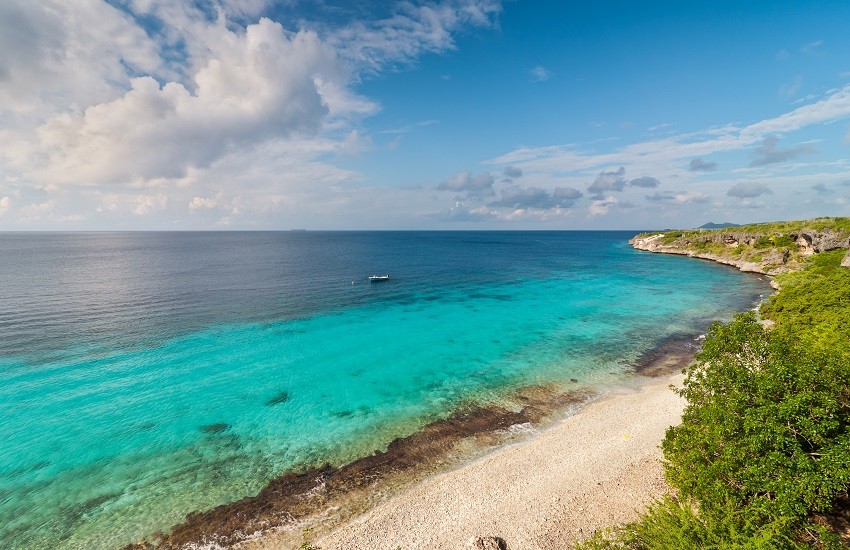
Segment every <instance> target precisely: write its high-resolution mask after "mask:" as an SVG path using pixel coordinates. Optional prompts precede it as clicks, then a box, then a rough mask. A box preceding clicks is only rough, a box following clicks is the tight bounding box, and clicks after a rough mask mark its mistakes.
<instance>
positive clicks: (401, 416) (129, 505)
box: [0, 232, 769, 549]
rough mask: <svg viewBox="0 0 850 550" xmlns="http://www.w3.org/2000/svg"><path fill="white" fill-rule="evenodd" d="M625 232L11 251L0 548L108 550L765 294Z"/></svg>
mask: <svg viewBox="0 0 850 550" xmlns="http://www.w3.org/2000/svg"><path fill="white" fill-rule="evenodd" d="M630 236H631V233H624V232H364V233H360V232H334V233H330V232H329V233H325V232H306V233H301V232H298V233H288V232H280V233H274V232H271V233H115V234H108V233H93V234H4V235H0V257H2V258H3V262H2V265H0V277H2V279H0V280H2V281H3V283H4V284H3V285H2V289H0V298H2V300H0V415H2V416H0V418H3V423H2V426H0V440H2V441H3V442H4V444H3V446H2V448H0V540H3V541H4V543H5V544H9V545H11V547H13V548H45V549H46V548H114V547H118V546H121V545H123V544H126V543H129V542H133V541H136V540H139V539H140V538H142V537H144V536H146V535H149V534H150V533H152V532H155V531H157V530H164V529H167V528H168V527H169V526H171V525H173V524H175V523H177V522H179V521H180V520H181V519H182V518H183V517H184V516H185V514H187V513H188V512H191V511H193V510H197V509H205V508H209V507H211V506H214V505H216V504H220V503H223V502H228V501H232V500H236V499H239V498H241V497H243V496H246V495H250V494H254V493H256V492H257V491H259V490H260V489H261V488H262V487H263V486H264V485H265V484H266V483H267V482H268V481H269V480H270V479H271V478H272V477H274V476H275V475H278V474H280V473H282V472H286V471H292V470H300V469H304V468H308V467H311V466H315V465H319V464H322V463H325V462H329V463H332V464H343V463H346V462H348V461H350V460H352V459H354V458H356V457H358V456H362V455H365V454H368V453H371V452H372V451H374V450H375V449H378V448H382V447H384V446H386V444H388V443H389V442H390V441H392V439H394V438H396V437H399V436H404V435H408V434H410V433H411V432H413V431H415V430H416V429H417V428H419V427H421V426H423V425H424V424H426V423H427V422H429V421H432V420H434V419H436V418H440V417H444V416H446V415H447V414H449V413H450V412H451V411H452V410H453V408H455V407H456V406H457V405H458V404H460V403H462V402H465V401H469V400H475V401H484V402H487V401H495V400H498V399H500V397H501V396H503V395H505V394H507V393H509V392H510V391H511V390H514V389H516V388H518V387H522V386H526V385H531V384H549V383H568V382H569V381H570V379H573V378H575V379H578V380H579V382H580V384H583V385H588V386H591V387H596V386H599V385H604V384H606V383H612V382H613V381H614V380H615V379H616V376H617V373H621V372H624V371H625V370H627V366H628V364H629V362H630V361H633V360H634V359H635V358H636V357H638V356H639V355H640V354H641V353H642V352H644V351H646V350H647V349H650V348H652V347H653V346H655V345H657V344H658V343H659V342H660V341H662V340H663V339H665V338H668V337H670V336H673V335H677V334H695V333H697V332H699V331H701V330H704V328H705V326H706V325H707V323H708V322H709V321H710V320H712V319H725V318H729V317H730V316H731V315H732V314H733V313H734V312H735V311H740V310H743V309H746V308H748V307H751V306H752V304H753V303H754V301H755V300H757V299H758V297H759V295H760V294H762V293H766V292H769V289H768V287H767V284H766V282H764V281H760V280H758V279H757V278H756V277H753V276H749V275H744V274H741V273H739V272H737V271H735V270H733V269H731V268H726V267H723V266H718V265H714V264H710V263H707V262H699V261H694V260H690V259H687V258H681V257H671V256H663V255H655V254H647V253H641V252H637V251H634V250H633V249H631V247H629V245H628V244H627V242H626V241H627V239H628V238H629V237H630ZM384 273H389V274H390V276H391V278H390V280H389V281H387V282H384V283H377V284H369V283H368V281H367V279H366V277H367V276H368V275H373V274H384ZM611 373H614V374H611Z"/></svg>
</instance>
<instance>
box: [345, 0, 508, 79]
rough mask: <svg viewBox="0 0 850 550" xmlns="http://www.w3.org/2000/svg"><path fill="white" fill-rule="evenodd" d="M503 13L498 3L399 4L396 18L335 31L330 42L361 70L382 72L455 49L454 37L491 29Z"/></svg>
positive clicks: (469, 0) (457, 0) (453, 0)
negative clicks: (468, 29)
mask: <svg viewBox="0 0 850 550" xmlns="http://www.w3.org/2000/svg"><path fill="white" fill-rule="evenodd" d="M501 11H502V6H501V2H499V1H496V0H449V1H445V2H441V3H429V4H424V5H418V6H417V5H413V4H412V3H402V4H400V9H399V11H398V12H397V13H395V14H394V15H393V16H391V17H388V18H386V19H382V20H380V21H374V22H368V21H356V22H354V23H351V24H350V25H348V26H346V27H345V28H342V29H338V30H335V31H334V32H333V34H332V36H330V37H329V40H330V43H331V44H332V45H333V46H334V47H335V49H336V50H337V51H338V52H340V55H341V56H342V57H344V58H345V59H346V60H348V61H349V62H350V63H351V64H353V65H355V66H357V67H359V68H361V69H362V70H367V71H373V72H379V71H381V70H382V69H384V68H385V66H386V65H387V64H394V63H408V62H410V61H411V60H413V59H415V58H416V57H417V56H419V55H421V54H422V53H423V52H443V51H446V50H452V49H454V48H455V42H454V38H453V34H454V33H455V32H457V31H458V30H460V29H462V28H464V27H471V26H485V27H486V26H490V25H492V24H493V21H494V18H495V17H496V16H498V15H499V14H500V13H501Z"/></svg>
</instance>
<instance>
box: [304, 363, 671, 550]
mask: <svg viewBox="0 0 850 550" xmlns="http://www.w3.org/2000/svg"><path fill="white" fill-rule="evenodd" d="M681 380H682V378H681V375H674V376H672V377H669V378H660V379H655V380H651V381H649V382H648V383H647V384H646V385H644V386H643V387H641V388H640V389H639V390H636V391H633V392H623V393H617V394H614V395H611V396H610V397H607V398H606V399H604V400H601V401H598V402H595V403H592V404H591V405H589V406H587V407H586V408H584V409H582V410H581V411H580V412H579V413H578V414H576V415H574V416H572V417H570V418H568V419H567V420H565V421H564V422H563V423H561V424H558V425H557V426H555V427H553V428H551V429H548V430H546V431H545V432H543V433H541V434H539V435H536V436H534V437H532V438H531V439H530V440H528V441H527V442H524V443H521V444H518V445H514V446H511V447H507V448H504V449H500V450H498V451H496V452H494V453H492V454H490V455H488V456H486V457H485V458H483V459H481V460H478V461H476V462H473V463H471V464H468V465H466V466H463V467H462V468H460V469H457V470H454V471H451V472H447V473H444V474H440V475H437V476H435V477H432V478H430V479H428V480H426V481H425V482H423V483H421V484H420V485H418V486H416V487H414V488H413V489H411V490H409V491H407V492H406V493H403V494H401V495H399V496H397V497H395V498H393V499H391V500H389V501H387V502H385V503H384V504H382V505H380V506H378V507H377V508H376V509H374V510H372V511H371V512H369V513H368V514H366V515H365V516H363V517H360V518H358V519H356V520H354V521H352V522H350V523H348V524H346V525H343V526H342V527H340V528H338V529H337V530H336V531H334V532H332V533H330V534H329V535H327V536H325V537H323V538H321V539H319V540H316V541H315V542H314V544H315V545H316V546H319V547H320V548H322V550H330V549H345V550H352V549H370V550H371V549H376V550H378V549H388V550H396V549H397V548H399V547H400V548H402V549H404V550H407V549H413V548H417V549H420V548H427V549H453V550H454V549H462V548H472V541H473V540H474V539H475V538H477V537H479V536H498V537H501V538H502V539H504V540H505V541H506V543H507V546H508V548H509V549H511V550H525V549H547V550H548V549H563V548H565V547H568V545H569V543H571V542H573V541H575V540H576V539H579V538H583V537H586V536H588V535H590V534H591V533H592V532H593V531H594V530H596V529H599V528H602V527H607V526H611V525H614V524H618V523H622V522H624V521H628V520H630V519H632V518H634V517H636V515H637V510H638V509H640V508H642V507H643V506H644V505H645V504H647V503H649V502H650V501H651V500H652V499H653V498H656V497H659V496H661V495H662V494H663V493H664V492H665V490H666V487H665V485H664V481H663V473H662V468H661V465H660V463H659V462H658V460H659V458H660V457H661V452H660V449H659V444H660V442H661V439H662V438H663V436H664V431H665V429H666V428H667V427H668V426H670V425H673V424H676V423H678V422H679V419H680V417H681V413H682V410H683V408H684V405H685V402H684V400H683V399H681V398H680V397H678V396H677V395H676V394H675V393H674V392H673V391H672V390H671V389H670V384H674V385H680V384H681Z"/></svg>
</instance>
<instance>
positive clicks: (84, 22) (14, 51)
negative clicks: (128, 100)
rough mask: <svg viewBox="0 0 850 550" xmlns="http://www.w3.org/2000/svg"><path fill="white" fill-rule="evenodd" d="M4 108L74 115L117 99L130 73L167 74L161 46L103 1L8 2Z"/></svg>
mask: <svg viewBox="0 0 850 550" xmlns="http://www.w3.org/2000/svg"><path fill="white" fill-rule="evenodd" d="M0 51H2V52H3V55H2V56H0V78H1V79H2V81H3V85H2V86H0V105H2V106H3V111H5V112H6V113H7V114H8V113H9V112H12V113H16V114H19V115H33V114H35V115H38V114H43V113H45V112H50V113H55V112H66V111H68V110H72V109H75V108H80V107H85V106H87V105H90V104H93V103H97V102H100V101H105V100H108V99H109V98H112V97H114V94H115V86H114V83H115V82H122V81H126V79H127V77H128V74H129V71H128V68H130V69H132V70H133V71H140V72H146V73H156V72H157V71H159V70H160V69H161V66H162V65H161V61H160V57H159V55H158V47H157V45H156V43H155V42H154V41H153V40H151V39H150V38H149V37H148V36H147V34H146V33H145V32H144V30H142V29H141V28H140V27H139V26H138V25H136V24H135V23H134V22H133V21H132V20H131V19H130V18H129V17H127V16H126V15H125V14H123V13H122V12H120V11H119V10H118V9H116V8H114V7H112V6H110V5H109V4H107V3H106V2H102V1H100V0H78V1H75V2H68V1H65V0H40V1H38V2H33V1H32V0H6V1H4V2H2V3H0Z"/></svg>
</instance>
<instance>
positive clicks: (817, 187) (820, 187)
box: [812, 183, 830, 193]
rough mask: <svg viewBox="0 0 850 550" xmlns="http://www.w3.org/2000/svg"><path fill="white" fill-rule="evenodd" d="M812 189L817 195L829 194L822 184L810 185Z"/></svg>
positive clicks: (827, 188)
mask: <svg viewBox="0 0 850 550" xmlns="http://www.w3.org/2000/svg"><path fill="white" fill-rule="evenodd" d="M812 189H814V190H815V191H817V192H818V193H829V192H830V190H829V187H827V186H826V185H824V184H823V183H816V184H814V185H812Z"/></svg>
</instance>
